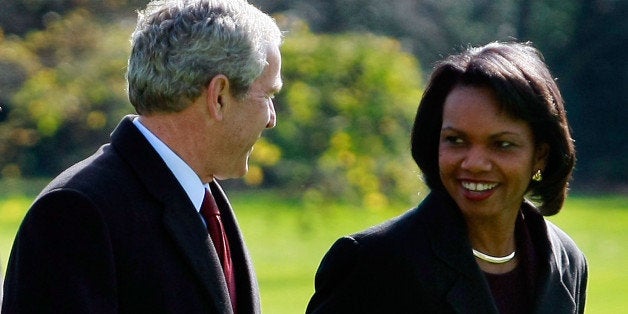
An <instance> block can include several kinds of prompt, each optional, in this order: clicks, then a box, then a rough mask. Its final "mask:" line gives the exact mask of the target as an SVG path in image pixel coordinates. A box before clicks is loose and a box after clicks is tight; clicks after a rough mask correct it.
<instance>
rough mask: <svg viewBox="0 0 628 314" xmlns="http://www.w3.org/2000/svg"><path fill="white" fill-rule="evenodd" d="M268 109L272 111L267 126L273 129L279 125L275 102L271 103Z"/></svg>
mask: <svg viewBox="0 0 628 314" xmlns="http://www.w3.org/2000/svg"><path fill="white" fill-rule="evenodd" d="M268 110H269V111H270V119H269V120H268V124H266V128H267V129H272V128H274V127H275V125H277V113H276V112H275V104H273V102H271V103H270V106H269V108H268Z"/></svg>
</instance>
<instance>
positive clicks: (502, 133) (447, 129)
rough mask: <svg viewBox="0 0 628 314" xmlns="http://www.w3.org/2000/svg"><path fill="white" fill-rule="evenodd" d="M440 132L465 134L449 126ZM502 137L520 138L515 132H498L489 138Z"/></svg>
mask: <svg viewBox="0 0 628 314" xmlns="http://www.w3.org/2000/svg"><path fill="white" fill-rule="evenodd" d="M442 131H452V132H456V133H462V134H467V133H466V132H464V131H461V130H458V129H456V128H454V127H450V126H448V127H444V128H442V129H441V132H442ZM504 135H513V136H516V137H520V136H521V135H520V134H519V133H516V132H511V131H503V132H498V133H495V134H491V135H490V137H491V138H496V137H500V136H504Z"/></svg>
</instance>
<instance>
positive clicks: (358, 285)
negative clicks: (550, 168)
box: [306, 192, 587, 314]
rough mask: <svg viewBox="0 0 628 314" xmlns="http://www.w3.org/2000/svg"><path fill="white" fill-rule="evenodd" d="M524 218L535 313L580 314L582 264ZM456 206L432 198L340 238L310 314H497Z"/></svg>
mask: <svg viewBox="0 0 628 314" xmlns="http://www.w3.org/2000/svg"><path fill="white" fill-rule="evenodd" d="M523 214H524V217H525V220H526V224H527V226H528V228H529V230H530V234H531V237H532V242H533V245H534V246H535V250H536V251H537V252H538V253H537V254H539V261H538V262H539V263H538V264H539V265H538V267H539V270H538V278H537V280H536V288H535V289H534V290H535V291H534V296H535V305H534V309H535V310H534V313H553V314H556V313H582V312H584V302H585V294H586V284H587V264H586V260H585V258H584V255H583V254H582V252H581V251H580V250H579V249H578V248H577V247H576V245H575V244H574V242H573V241H572V240H571V239H570V238H569V237H568V236H567V235H566V234H565V233H564V232H562V231H561V230H559V229H558V228H557V227H556V226H555V225H553V224H552V223H550V222H548V221H546V220H545V219H544V218H543V217H542V216H541V215H540V214H538V213H537V211H536V210H535V209H534V208H533V207H532V205H531V204H529V203H525V204H524V205H523ZM466 230H467V229H466V224H465V222H464V219H463V217H462V214H461V213H460V211H459V209H457V207H456V206H455V203H454V202H453V201H452V200H451V199H450V198H449V197H447V196H445V195H439V194H438V193H434V192H433V193H431V194H430V195H428V196H427V197H426V199H425V200H424V201H423V202H422V203H421V204H420V205H419V206H418V207H417V208H414V209H412V210H410V211H408V212H406V213H405V214H403V215H401V216H400V217H398V218H395V219H392V220H390V221H388V222H385V223H383V224H381V225H378V226H375V227H373V228H370V229H368V230H366V231H364V232H361V233H358V234H354V235H352V236H347V237H343V238H341V239H339V240H338V241H337V242H336V243H335V244H334V245H333V246H332V247H331V249H330V250H329V252H327V254H326V255H325V257H324V258H323V260H322V262H321V265H320V267H319V269H318V271H317V274H316V280H315V290H316V291H315V293H314V296H313V297H312V299H311V300H310V303H309V305H308V308H307V311H306V312H307V313H317V314H320V313H335V314H340V313H361V314H368V313H395V314H401V313H483V314H486V313H495V314H497V307H496V306H495V304H494V301H493V298H492V296H491V291H490V288H489V286H488V283H487V281H486V280H485V278H484V275H483V273H482V271H481V270H480V268H479V267H478V265H477V263H476V261H475V260H474V257H473V255H472V254H471V245H470V243H469V241H468V237H467V235H466Z"/></svg>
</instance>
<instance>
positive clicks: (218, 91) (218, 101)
mask: <svg viewBox="0 0 628 314" xmlns="http://www.w3.org/2000/svg"><path fill="white" fill-rule="evenodd" d="M228 95H229V79H228V78H227V77H226V76H225V75H223V74H218V75H216V76H214V77H213V78H212V79H211V81H209V84H208V85H207V94H206V97H207V99H206V100H207V106H208V110H209V114H210V115H211V116H212V118H213V119H214V120H216V121H221V120H222V113H223V108H224V105H225V103H224V102H225V100H226V98H227V96H228Z"/></svg>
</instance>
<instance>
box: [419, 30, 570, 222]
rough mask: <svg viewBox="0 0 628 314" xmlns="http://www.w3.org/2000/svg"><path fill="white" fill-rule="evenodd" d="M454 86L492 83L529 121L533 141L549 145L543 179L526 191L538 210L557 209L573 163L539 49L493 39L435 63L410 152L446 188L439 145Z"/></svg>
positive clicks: (431, 183) (433, 182) (428, 179)
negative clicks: (440, 161) (446, 108)
mask: <svg viewBox="0 0 628 314" xmlns="http://www.w3.org/2000/svg"><path fill="white" fill-rule="evenodd" d="M457 85H464V86H478V87H488V88H491V89H492V90H493V91H494V92H495V94H496V95H497V98H498V100H499V103H500V104H501V105H502V107H503V108H502V109H503V110H504V111H505V112H506V113H507V114H509V115H510V116H511V117H513V118H515V119H520V120H523V121H526V122H527V123H528V125H529V126H530V128H531V129H532V133H533V135H534V141H535V144H536V145H541V144H547V146H548V147H549V154H548V157H547V165H546V167H545V169H544V171H543V180H542V181H540V182H536V181H532V180H530V185H529V187H528V196H529V197H530V198H531V199H532V200H534V201H535V202H538V203H539V210H540V212H541V214H543V215H545V216H550V215H554V214H556V213H558V212H559V211H560V209H561V207H562V205H563V202H564V200H565V197H566V195H567V190H568V185H569V180H570V179H571V173H572V171H573V167H574V165H575V160H576V156H575V148H574V144H573V139H572V137H571V133H570V129H569V125H568V123H567V115H566V113H565V108H564V101H563V98H562V96H561V95H560V91H559V90H558V86H557V85H556V82H555V81H554V78H553V77H552V75H551V73H550V71H549V69H548V68H547V66H546V65H545V63H544V61H543V56H542V55H541V53H540V52H539V51H538V50H537V49H535V48H534V47H532V46H531V45H530V44H529V43H514V42H511V43H502V42H493V43H490V44H487V45H485V46H482V47H477V48H469V49H467V50H466V51H464V52H462V53H460V54H456V55H452V56H449V57H447V58H446V59H444V60H442V61H441V62H439V63H438V64H437V65H436V68H435V70H434V72H433V73H432V76H431V77H430V81H429V83H428V85H427V88H426V90H425V92H424V93H423V98H422V99H421V103H420V104H419V108H418V110H417V114H416V118H415V120H414V127H413V130H412V139H411V145H412V157H413V158H414V160H415V161H416V163H417V165H418V166H419V168H420V169H421V171H422V172H423V177H424V180H425V183H426V184H427V186H428V187H429V188H430V189H432V190H433V191H445V188H444V186H443V183H442V182H441V179H440V170H439V168H438V145H439V139H440V131H441V127H442V122H443V104H444V102H445V98H446V97H447V95H448V94H449V92H450V91H451V90H452V89H453V88H454V87H455V86H457Z"/></svg>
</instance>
